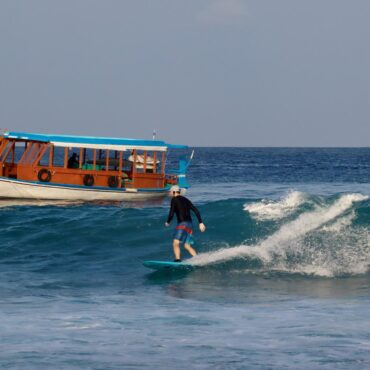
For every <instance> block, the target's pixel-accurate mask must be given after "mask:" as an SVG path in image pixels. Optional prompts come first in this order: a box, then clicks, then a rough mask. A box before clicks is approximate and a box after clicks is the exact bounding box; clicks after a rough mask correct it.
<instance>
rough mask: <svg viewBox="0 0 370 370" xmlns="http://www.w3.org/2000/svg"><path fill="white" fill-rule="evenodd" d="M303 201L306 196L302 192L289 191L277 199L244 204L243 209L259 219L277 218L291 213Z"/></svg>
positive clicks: (305, 199)
mask: <svg viewBox="0 0 370 370" xmlns="http://www.w3.org/2000/svg"><path fill="white" fill-rule="evenodd" d="M305 201H307V197H306V196H305V194H304V193H302V192H300V191H291V192H289V193H288V194H287V195H286V196H285V197H283V198H282V199H281V200H279V201H272V200H266V199H263V200H262V201H260V202H255V203H250V204H245V205H244V210H245V211H248V212H249V213H250V214H251V215H252V217H254V218H256V219H257V220H259V221H265V220H278V219H281V218H284V217H287V216H289V215H290V214H292V213H293V212H294V211H295V210H296V209H297V208H298V207H299V206H300V205H302V204H303V203H304V202H305Z"/></svg>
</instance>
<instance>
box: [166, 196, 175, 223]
mask: <svg viewBox="0 0 370 370" xmlns="http://www.w3.org/2000/svg"><path fill="white" fill-rule="evenodd" d="M174 214H175V198H172V200H171V208H170V212H169V214H168V217H167V221H166V226H167V225H169V224H170V223H171V221H172V218H173V215H174Z"/></svg>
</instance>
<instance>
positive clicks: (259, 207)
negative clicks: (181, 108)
mask: <svg viewBox="0 0 370 370" xmlns="http://www.w3.org/2000/svg"><path fill="white" fill-rule="evenodd" d="M171 154H172V155H173V156H174V155H175V153H171ZM169 165H170V166H171V165H172V163H171V161H170V163H169ZM189 181H190V183H191V184H192V188H191V189H190V190H189V191H188V196H189V198H190V199H192V200H193V201H194V203H195V204H196V205H197V206H198V207H199V209H200V211H201V213H202V215H203V217H204V220H205V224H206V226H207V231H206V232H205V233H204V234H201V233H200V232H197V233H196V234H195V238H196V248H197V250H198V252H199V255H198V256H196V257H195V258H194V259H192V260H191V263H193V264H195V265H197V266H199V268H197V269H195V270H194V271H193V272H188V273H153V272H151V271H150V270H148V269H146V268H145V267H143V266H142V261H144V260H147V259H172V254H171V236H172V232H173V231H172V228H173V225H172V227H171V228H170V229H166V228H165V227H164V222H165V219H166V216H167V212H168V200H166V201H164V202H161V203H151V204H142V203H135V204H130V205H127V204H117V203H114V204H109V203H104V204H102V203H98V204H83V203H77V204H68V203H63V202H59V203H52V202H51V203H39V202H29V201H7V200H1V201H0V217H1V223H0V228H1V234H0V235H1V244H0V368H4V369H29V370H31V369H32V370H33V369H35V370H36V369H37V370H39V369H369V368H370V273H369V266H370V201H369V199H368V197H369V196H370V149H292V148H290V149H284V148H275V149H252V148H245V149H242V148H199V149H197V150H196V154H195V157H194V159H193V162H192V165H191V167H190V169H189ZM183 257H187V256H186V255H185V253H184V254H183Z"/></svg>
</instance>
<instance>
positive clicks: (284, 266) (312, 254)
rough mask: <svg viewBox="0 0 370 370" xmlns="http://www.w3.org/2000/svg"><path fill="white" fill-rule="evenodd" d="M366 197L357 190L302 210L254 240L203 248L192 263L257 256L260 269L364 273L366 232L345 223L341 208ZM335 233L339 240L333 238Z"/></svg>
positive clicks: (348, 217) (369, 255) (344, 209)
mask: <svg viewBox="0 0 370 370" xmlns="http://www.w3.org/2000/svg"><path fill="white" fill-rule="evenodd" d="M367 199H368V197H367V196H364V195H362V194H345V195H342V196H340V198H339V199H337V200H336V201H335V202H334V203H333V204H326V205H317V206H316V207H315V209H314V210H312V211H308V212H305V213H302V214H301V215H299V216H298V217H297V218H296V219H294V220H293V221H289V222H287V223H285V224H283V225H282V226H281V227H280V228H279V229H278V230H277V231H276V232H275V233H274V234H272V235H271V236H269V237H267V238H265V239H264V240H263V241H261V242H259V243H256V244H255V245H239V246H236V247H231V248H224V249H220V250H217V251H214V252H209V253H203V254H200V255H198V256H196V257H194V258H192V260H191V262H192V263H193V264H194V265H210V264H218V263H225V262H232V261H234V260H240V259H245V260H258V261H259V262H260V263H261V264H262V266H263V268H264V269H265V270H266V269H267V270H279V271H289V272H297V273H309V274H316V275H323V276H334V275H340V274H345V273H354V274H356V273H364V272H366V271H367V270H368V265H369V262H370V252H368V251H369V248H368V246H369V236H368V231H367V229H366V228H358V229H355V228H354V227H353V226H352V224H351V222H350V220H353V217H354V216H353V211H352V212H351V213H350V214H349V215H348V214H346V212H348V210H350V209H351V207H353V205H354V203H356V202H361V201H364V200H367ZM328 224H329V225H328ZM327 225H328V226H327ZM330 227H331V229H330ZM343 228H345V229H346V232H345V233H343ZM330 231H331V233H330ZM323 232H325V234H326V236H325V237H324V236H323V235H322V234H323ZM328 232H329V237H328V236H327V234H328ZM338 238H341V241H340V242H336V240H337V239H338ZM333 246H334V251H333V248H332V247H333Z"/></svg>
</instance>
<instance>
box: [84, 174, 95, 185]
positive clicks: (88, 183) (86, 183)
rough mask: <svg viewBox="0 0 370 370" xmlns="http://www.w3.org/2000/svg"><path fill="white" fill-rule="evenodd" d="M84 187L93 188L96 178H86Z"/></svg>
mask: <svg viewBox="0 0 370 370" xmlns="http://www.w3.org/2000/svg"><path fill="white" fill-rule="evenodd" d="M83 181H84V185H85V186H93V185H94V176H93V175H90V174H87V175H85V176H84V180H83Z"/></svg>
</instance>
